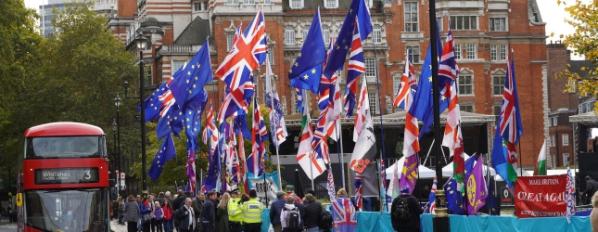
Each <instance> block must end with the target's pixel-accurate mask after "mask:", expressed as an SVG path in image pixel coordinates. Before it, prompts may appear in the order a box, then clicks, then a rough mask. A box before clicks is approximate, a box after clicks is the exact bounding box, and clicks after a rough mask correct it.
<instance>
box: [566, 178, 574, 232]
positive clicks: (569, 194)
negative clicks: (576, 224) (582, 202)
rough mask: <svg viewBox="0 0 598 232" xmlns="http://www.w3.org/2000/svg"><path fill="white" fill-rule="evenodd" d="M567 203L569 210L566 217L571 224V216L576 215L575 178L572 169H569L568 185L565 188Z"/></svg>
mask: <svg viewBox="0 0 598 232" xmlns="http://www.w3.org/2000/svg"><path fill="white" fill-rule="evenodd" d="M565 202H567V210H566V212H565V216H566V217H567V221H568V222H571V216H574V215H575V178H574V177H573V174H572V172H571V169H569V168H567V185H566V186H565Z"/></svg>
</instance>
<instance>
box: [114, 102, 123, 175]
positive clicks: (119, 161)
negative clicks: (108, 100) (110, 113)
mask: <svg viewBox="0 0 598 232" xmlns="http://www.w3.org/2000/svg"><path fill="white" fill-rule="evenodd" d="M120 104H121V99H120V96H119V95H118V94H116V97H114V106H116V155H117V157H116V169H117V170H118V171H119V172H122V171H123V170H122V154H121V153H120ZM119 178H120V174H119V176H118V177H117V178H116V180H117V181H118V180H120V179H119ZM116 185H117V186H120V182H117V183H116Z"/></svg>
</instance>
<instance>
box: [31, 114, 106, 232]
mask: <svg viewBox="0 0 598 232" xmlns="http://www.w3.org/2000/svg"><path fill="white" fill-rule="evenodd" d="M25 138H26V140H25V159H24V161H23V170H22V179H21V186H20V187H21V189H22V193H20V194H22V196H21V197H22V201H23V202H22V214H21V218H20V219H21V220H20V221H21V222H22V225H20V226H19V228H21V230H24V231H25V232H29V231H31V232H33V231H35V232H37V231H52V232H54V231H64V232H70V231H72V232H81V231H89V232H95V231H98V232H100V231H101V232H108V231H109V230H110V220H109V212H108V207H109V181H108V160H107V152H106V138H105V135H104V131H102V129H101V128H99V127H97V126H93V125H89V124H84V123H76V122H54V123H47V124H42V125H39V126H34V127H31V128H29V129H28V130H27V131H26V132H25Z"/></svg>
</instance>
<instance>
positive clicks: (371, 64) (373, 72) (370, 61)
mask: <svg viewBox="0 0 598 232" xmlns="http://www.w3.org/2000/svg"><path fill="white" fill-rule="evenodd" d="M377 69H378V66H377V65H376V59H374V58H365V77H366V79H367V82H376V76H377V74H378V70H377Z"/></svg>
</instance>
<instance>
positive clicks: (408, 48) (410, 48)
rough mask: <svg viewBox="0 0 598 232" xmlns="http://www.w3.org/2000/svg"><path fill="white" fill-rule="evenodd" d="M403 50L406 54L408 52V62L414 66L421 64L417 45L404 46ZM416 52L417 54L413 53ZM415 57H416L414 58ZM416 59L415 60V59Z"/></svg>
mask: <svg viewBox="0 0 598 232" xmlns="http://www.w3.org/2000/svg"><path fill="white" fill-rule="evenodd" d="M405 50H406V51H407V52H409V60H410V61H411V62H413V63H414V64H420V63H421V58H422V57H421V50H420V47H419V45H407V46H405ZM414 51H417V52H414ZM416 56H417V57H416ZM415 58H417V59H415Z"/></svg>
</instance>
